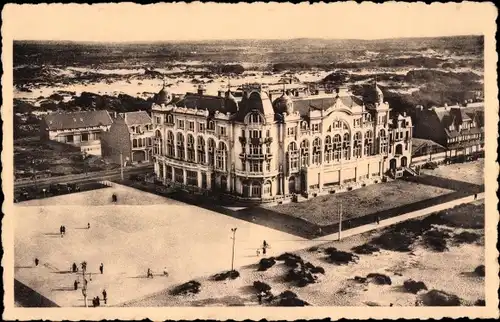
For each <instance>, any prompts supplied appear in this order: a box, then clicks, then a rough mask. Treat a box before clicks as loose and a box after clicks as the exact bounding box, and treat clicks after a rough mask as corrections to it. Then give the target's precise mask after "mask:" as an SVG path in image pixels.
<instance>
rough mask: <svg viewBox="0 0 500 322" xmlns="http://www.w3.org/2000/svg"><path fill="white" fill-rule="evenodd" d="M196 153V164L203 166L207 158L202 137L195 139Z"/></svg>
mask: <svg viewBox="0 0 500 322" xmlns="http://www.w3.org/2000/svg"><path fill="white" fill-rule="evenodd" d="M196 151H197V153H198V162H199V163H201V164H205V163H206V162H207V156H206V154H205V140H204V139H203V137H202V136H199V137H198V139H197V142H196Z"/></svg>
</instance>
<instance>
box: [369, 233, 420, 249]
mask: <svg viewBox="0 0 500 322" xmlns="http://www.w3.org/2000/svg"><path fill="white" fill-rule="evenodd" d="M371 242H372V243H373V244H375V245H377V246H380V248H383V249H386V250H392V251H396V252H409V251H411V249H410V246H411V245H412V244H413V238H411V237H409V236H407V235H406V234H404V233H402V232H397V231H392V232H391V231H389V232H386V233H383V234H382V235H380V236H378V237H376V238H374V239H373V240H372V241H371Z"/></svg>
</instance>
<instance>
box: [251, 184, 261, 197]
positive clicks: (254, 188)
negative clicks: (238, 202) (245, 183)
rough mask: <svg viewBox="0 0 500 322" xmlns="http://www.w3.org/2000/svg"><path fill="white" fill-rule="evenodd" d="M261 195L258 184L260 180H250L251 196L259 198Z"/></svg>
mask: <svg viewBox="0 0 500 322" xmlns="http://www.w3.org/2000/svg"><path fill="white" fill-rule="evenodd" d="M261 195H262V189H261V186H260V182H258V181H253V182H252V197H253V198H260V197H261Z"/></svg>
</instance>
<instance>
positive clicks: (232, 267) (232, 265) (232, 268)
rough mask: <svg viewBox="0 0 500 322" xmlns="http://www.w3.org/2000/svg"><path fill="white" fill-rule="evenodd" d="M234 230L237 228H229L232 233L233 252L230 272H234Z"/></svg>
mask: <svg viewBox="0 0 500 322" xmlns="http://www.w3.org/2000/svg"><path fill="white" fill-rule="evenodd" d="M236 229H237V228H231V231H232V232H233V237H232V239H233V252H232V258H231V272H232V271H233V270H234V244H235V241H236Z"/></svg>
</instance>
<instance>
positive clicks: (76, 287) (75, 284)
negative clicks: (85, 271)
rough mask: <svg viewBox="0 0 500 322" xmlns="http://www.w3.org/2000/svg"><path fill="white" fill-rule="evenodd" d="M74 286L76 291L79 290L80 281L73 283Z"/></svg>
mask: <svg viewBox="0 0 500 322" xmlns="http://www.w3.org/2000/svg"><path fill="white" fill-rule="evenodd" d="M73 286H74V288H75V291H76V290H77V289H78V281H77V280H75V282H74V283H73Z"/></svg>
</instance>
